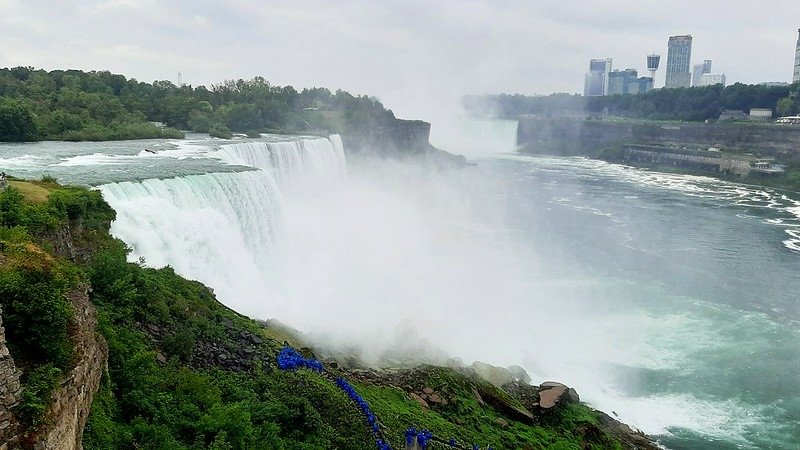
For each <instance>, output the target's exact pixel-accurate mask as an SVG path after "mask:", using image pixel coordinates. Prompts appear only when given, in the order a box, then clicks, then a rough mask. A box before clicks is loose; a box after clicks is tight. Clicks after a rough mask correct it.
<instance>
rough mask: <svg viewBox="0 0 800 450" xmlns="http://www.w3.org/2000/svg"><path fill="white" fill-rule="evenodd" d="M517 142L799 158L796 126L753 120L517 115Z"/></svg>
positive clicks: (564, 150)
mask: <svg viewBox="0 0 800 450" xmlns="http://www.w3.org/2000/svg"><path fill="white" fill-rule="evenodd" d="M518 141H519V144H520V145H521V146H523V147H527V150H528V151H533V152H541V153H557V154H567V155H577V154H587V153H589V154H591V152H593V151H599V149H601V148H602V147H607V146H610V145H616V144H648V145H659V146H664V147H688V148H700V149H708V148H709V147H717V148H721V149H726V150H732V151H739V152H754V153H758V154H761V155H763V156H772V157H775V158H778V159H781V160H787V161H800V126H792V125H774V124H757V123H752V124H751V123H675V124H671V123H643V122H632V121H625V120H621V121H613V120H587V119H581V118H536V119H533V118H531V119H521V120H520V121H519V128H518Z"/></svg>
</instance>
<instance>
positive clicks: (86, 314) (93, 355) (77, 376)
mask: <svg viewBox="0 0 800 450" xmlns="http://www.w3.org/2000/svg"><path fill="white" fill-rule="evenodd" d="M69 300H70V303H71V304H72V308H73V310H74V311H75V319H74V323H73V324H72V325H73V326H71V329H72V330H75V331H74V334H73V335H72V336H71V338H72V341H73V344H74V345H75V357H76V360H77V363H76V364H75V366H74V367H73V368H72V369H71V370H70V371H69V372H67V373H66V375H65V377H64V379H63V380H62V381H61V385H60V386H59V387H58V388H57V389H56V390H55V392H54V393H53V396H52V399H51V403H50V407H49V408H48V410H47V412H46V413H45V420H44V421H43V423H44V424H45V425H43V426H42V427H40V428H38V429H35V430H24V429H23V426H22V425H21V424H20V423H19V422H17V420H16V418H15V417H14V416H13V414H12V411H11V408H12V407H13V406H15V405H16V404H17V403H18V402H19V399H20V395H21V391H20V387H19V386H20V385H19V375H20V373H19V371H17V370H16V368H15V367H14V361H13V359H12V358H11V357H10V356H9V355H8V349H7V348H6V345H5V337H4V333H3V329H2V327H0V355H2V356H0V450H5V449H11V448H17V447H18V446H19V443H20V442H25V444H26V447H28V446H30V447H32V448H34V449H37V450H39V449H42V450H44V449H54V450H55V449H58V450H75V449H81V448H82V446H81V439H82V437H83V428H84V426H85V425H86V420H87V418H88V417H89V408H90V407H91V405H92V400H93V399H94V395H95V393H96V392H97V390H98V389H99V388H100V379H101V377H102V375H103V370H104V368H105V366H106V363H107V361H108V346H107V345H106V342H105V339H103V338H102V337H101V336H99V335H98V334H97V333H95V325H96V323H97V318H96V314H95V310H94V307H93V306H92V304H91V303H90V301H89V295H88V291H87V287H86V286H81V287H80V288H78V289H75V290H74V291H72V292H71V293H70V294H69Z"/></svg>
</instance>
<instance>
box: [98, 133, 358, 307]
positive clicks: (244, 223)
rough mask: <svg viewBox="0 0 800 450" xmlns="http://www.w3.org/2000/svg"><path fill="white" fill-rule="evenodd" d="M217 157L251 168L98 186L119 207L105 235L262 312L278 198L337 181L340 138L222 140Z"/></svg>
mask: <svg viewBox="0 0 800 450" xmlns="http://www.w3.org/2000/svg"><path fill="white" fill-rule="evenodd" d="M216 156H217V157H219V158H221V159H222V160H223V161H225V162H227V163H229V164H236V165H247V166H251V167H253V168H255V169H257V170H252V171H245V172H235V173H211V174H205V175H191V176H186V177H179V178H169V179H163V180H162V179H149V180H145V181H142V182H122V183H111V184H106V185H103V186H101V187H100V189H101V191H102V192H103V196H104V198H105V199H106V201H108V203H109V204H110V205H111V206H112V207H114V209H115V210H116V211H117V220H115V221H114V223H113V225H112V229H111V232H112V233H113V234H114V235H115V236H117V237H119V238H120V239H122V240H123V241H125V242H126V243H127V244H128V245H129V246H130V247H131V249H132V252H131V255H130V257H131V259H134V260H135V259H138V258H140V257H143V258H145V260H146V262H147V264H148V265H150V266H154V267H162V266H165V265H169V266H172V267H173V268H175V270H176V271H178V273H181V274H183V275H184V276H186V277H189V278H193V279H197V280H200V281H202V282H204V283H206V284H208V285H209V286H211V287H213V288H214V289H215V291H216V292H217V294H218V296H219V298H220V299H221V300H222V301H223V302H225V303H227V304H228V305H229V306H231V307H233V308H235V309H237V310H239V311H242V312H245V313H250V314H255V313H263V312H264V310H265V308H263V307H262V306H260V305H259V304H260V303H261V302H263V301H264V299H265V298H266V296H267V292H268V289H267V280H268V278H269V276H270V273H271V272H272V271H271V270H270V268H271V267H272V266H273V262H274V257H275V254H276V253H278V250H277V247H278V246H279V245H280V243H281V236H283V235H284V229H285V226H286V224H285V212H284V210H285V206H284V197H285V196H286V195H294V194H295V193H296V191H300V190H302V191H303V192H305V191H307V190H308V191H319V192H325V191H326V189H330V188H331V187H333V186H335V185H336V184H337V183H340V182H341V181H342V179H343V177H344V176H345V174H346V171H345V160H344V152H343V149H342V143H341V140H340V139H339V136H338V135H332V136H331V138H330V140H329V139H311V140H298V141H288V142H259V141H257V142H249V143H239V144H230V145H225V146H223V147H222V148H221V149H220V150H219V152H218V154H217V155H216ZM304 182H305V183H307V184H311V185H313V186H312V187H309V186H307V185H306V184H303V183H304Z"/></svg>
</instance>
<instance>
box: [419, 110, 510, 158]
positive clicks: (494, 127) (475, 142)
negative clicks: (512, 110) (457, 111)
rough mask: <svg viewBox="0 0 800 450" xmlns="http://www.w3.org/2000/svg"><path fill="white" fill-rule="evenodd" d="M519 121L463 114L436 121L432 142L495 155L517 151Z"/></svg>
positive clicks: (457, 150) (450, 148) (455, 149)
mask: <svg viewBox="0 0 800 450" xmlns="http://www.w3.org/2000/svg"><path fill="white" fill-rule="evenodd" d="M517 125H518V123H517V121H516V120H490V119H485V120H479V119H467V118H463V117H460V118H458V119H455V120H453V121H447V120H445V121H442V122H435V123H434V124H433V127H432V128H431V143H432V144H433V145H435V146H436V147H439V148H441V149H443V150H446V151H449V152H451V153H456V154H463V155H466V156H472V157H475V156H491V155H496V154H503V153H514V152H516V150H517Z"/></svg>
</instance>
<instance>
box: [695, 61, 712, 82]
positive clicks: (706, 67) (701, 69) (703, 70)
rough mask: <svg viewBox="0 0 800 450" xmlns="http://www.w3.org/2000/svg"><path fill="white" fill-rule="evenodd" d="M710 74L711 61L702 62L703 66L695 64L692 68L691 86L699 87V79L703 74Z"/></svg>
mask: <svg viewBox="0 0 800 450" xmlns="http://www.w3.org/2000/svg"><path fill="white" fill-rule="evenodd" d="M707 73H711V60H710V59H707V60H705V61H703V64H695V65H693V66H692V86H700V77H702V76H703V75H704V74H707Z"/></svg>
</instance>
